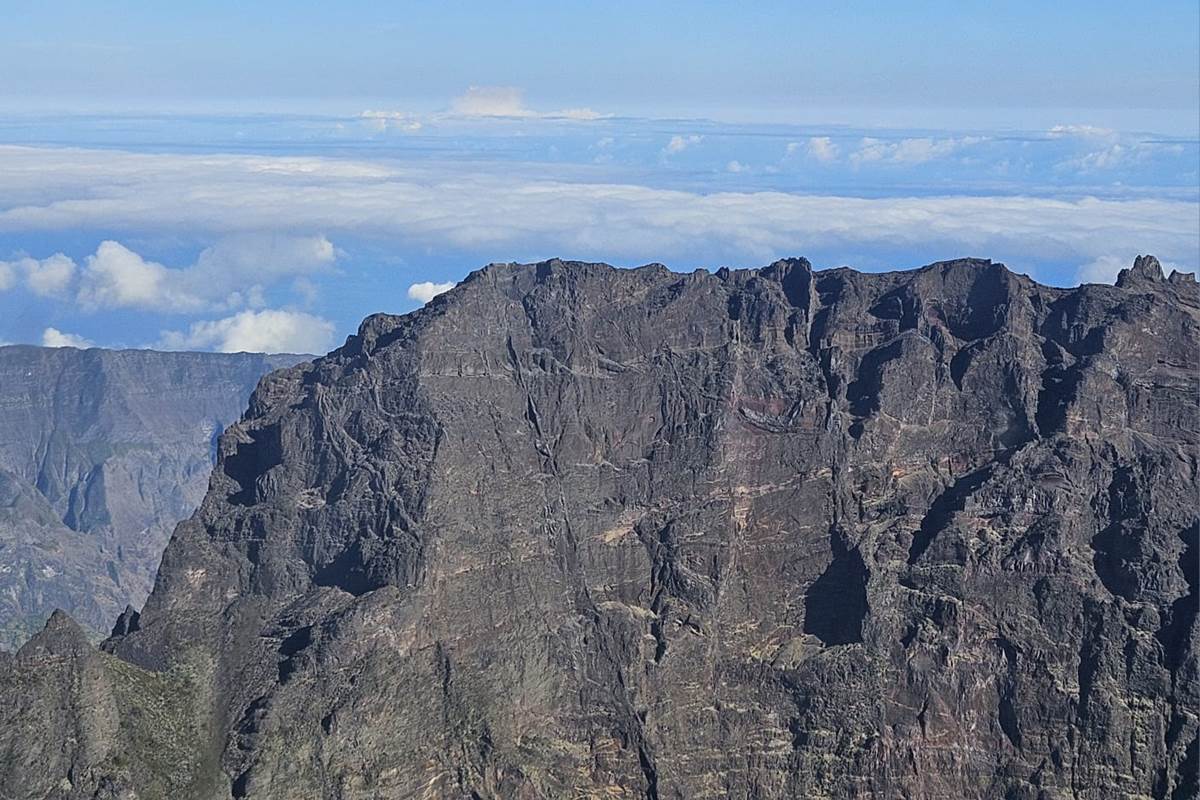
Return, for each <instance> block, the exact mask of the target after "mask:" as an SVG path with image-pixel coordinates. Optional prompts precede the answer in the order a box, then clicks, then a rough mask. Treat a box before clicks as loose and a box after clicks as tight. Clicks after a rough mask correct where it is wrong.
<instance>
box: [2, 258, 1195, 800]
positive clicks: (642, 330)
mask: <svg viewBox="0 0 1200 800" xmlns="http://www.w3.org/2000/svg"><path fill="white" fill-rule="evenodd" d="M1198 333H1200V297H1198V294H1197V287H1196V284H1195V283H1194V281H1193V280H1192V279H1191V278H1190V276H1183V275H1179V274H1173V275H1172V276H1171V277H1170V278H1169V279H1168V278H1164V277H1163V275H1162V272H1161V269H1160V267H1159V265H1158V262H1157V261H1155V260H1154V259H1152V258H1150V257H1143V258H1139V259H1138V261H1137V262H1136V263H1135V265H1134V266H1133V267H1132V268H1131V269H1129V270H1127V271H1125V272H1123V273H1122V275H1121V278H1120V280H1119V281H1118V284H1117V285H1116V286H1096V285H1089V286H1083V287H1078V288H1075V289H1055V288H1050V287H1045V286H1040V285H1038V284H1036V283H1035V282H1033V281H1032V280H1030V279H1029V278H1027V277H1025V276H1022V275H1018V274H1014V273H1013V272H1010V271H1009V270H1008V269H1007V268H1005V267H1004V266H1003V265H1000V264H994V263H991V262H987V261H979V260H971V259H967V260H959V261H953V262H942V263H938V264H933V265H930V266H928V267H925V268H922V269H920V270H914V271H909V272H900V273H886V274H863V273H858V272H855V271H853V270H849V269H836V270H827V271H813V270H812V268H811V266H810V265H809V264H808V262H807V261H805V260H803V259H793V260H785V261H780V262H777V263H775V264H772V265H771V266H769V267H766V268H763V269H759V270H736V271H732V270H721V271H719V272H717V273H715V274H714V273H708V272H704V271H697V272H695V273H692V274H689V275H681V274H676V273H672V272H670V271H669V270H667V269H666V268H665V267H662V266H660V265H651V266H647V267H642V268H638V269H635V270H618V269H614V268H611V267H608V266H606V265H602V264H586V263H577V262H561V261H550V262H543V263H539V264H533V265H515V264H501V265H492V266H490V267H488V268H486V269H484V270H481V271H478V272H476V273H472V275H471V276H469V277H468V278H467V280H465V281H464V282H463V283H462V284H460V285H459V286H458V287H457V288H456V289H454V290H452V291H450V292H448V293H446V294H444V295H441V296H439V297H438V298H436V299H435V300H433V301H432V302H431V303H430V304H428V305H427V306H426V307H425V308H423V309H421V310H419V311H417V312H414V313H412V314H409V315H405V316H402V317H394V316H386V315H376V316H373V317H370V318H368V319H367V320H366V321H365V322H364V323H363V325H362V326H361V328H360V330H359V332H358V334H357V335H356V336H354V337H351V339H350V340H349V341H348V342H347V343H346V345H345V346H344V347H342V348H340V349H338V350H336V351H334V352H333V353H331V354H329V355H328V356H326V357H324V358H321V359H317V360H316V361H314V362H312V363H310V364H303V365H298V366H296V367H293V368H291V369H287V370H282V371H279V372H275V373H272V374H271V375H270V376H268V377H267V378H265V379H264V380H263V381H262V383H261V384H260V385H259V387H258V388H257V390H256V391H255V392H254V395H253V396H252V398H251V400H250V407H249V410H248V411H247V413H246V414H245V416H244V418H243V419H242V420H241V421H240V422H238V423H236V424H234V425H233V426H231V427H230V428H229V430H228V431H227V432H226V433H225V434H224V435H223V436H222V437H221V438H220V442H219V452H218V461H217V466H216V468H215V470H214V472H213V475H212V478H211V481H210V484H209V491H208V494H207V496H206V497H205V499H204V501H203V502H202V504H201V505H200V507H199V509H198V510H197V512H196V513H195V514H194V515H193V516H192V517H191V518H190V519H188V520H187V521H185V522H184V523H182V524H181V525H180V526H179V527H178V528H177V529H176V531H175V534H174V536H173V537H172V539H171V542H170V544H169V546H168V547H167V550H166V553H165V555H164V557H163V562H162V567H161V569H160V571H159V573H158V578H157V582H156V584H155V588H154V591H153V592H152V593H151V595H150V597H149V599H148V600H147V602H146V604H145V606H144V608H143V609H142V610H141V611H140V613H138V612H132V611H131V612H129V613H127V614H125V615H123V616H122V617H121V619H120V620H119V621H118V624H117V626H116V629H115V630H114V632H113V636H112V637H111V638H110V639H108V640H107V641H106V642H105V643H104V644H103V646H102V647H101V648H100V649H98V650H97V649H95V648H93V647H91V646H90V645H89V644H88V643H87V641H86V637H84V636H83V635H82V633H81V631H80V629H79V628H78V627H77V626H76V625H74V623H73V622H72V621H71V620H70V619H69V618H67V617H65V616H64V615H56V616H55V617H54V618H52V619H51V621H50V622H49V623H48V624H47V626H46V629H45V630H44V631H43V632H42V633H41V634H39V635H38V636H37V637H35V638H34V639H33V640H31V641H30V642H29V643H28V644H27V645H26V646H25V647H23V648H22V649H21V651H20V652H19V653H18V654H16V655H15V656H13V657H10V658H9V659H8V662H7V663H5V664H0V721H2V722H3V725H0V753H2V754H3V755H4V756H5V757H4V758H2V759H0V785H2V786H4V787H6V791H7V792H8V794H7V795H6V797H12V798H18V797H19V798H26V797H30V798H32V797H38V798H43V797H56V798H97V797H103V798H118V797H119V798H134V797H136V798H149V797H179V798H189V797H190V798H221V799H222V800H225V799H226V798H230V797H233V798H295V797H326V798H342V799H345V800H350V799H351V798H354V799H355V800H357V799H358V798H364V799H365V798H381V797H388V798H405V797H412V798H418V797H420V798H485V797H486V798H491V797H503V798H559V797H611V798H617V797H638V798H650V799H651V800H661V799H662V798H706V797H711V798H717V797H736V798H754V799H756V800H760V799H763V798H784V797H813V798H819V797H863V798H866V797H871V798H918V797H920V798H946V799H947V800H948V799H949V798H972V797H980V798H1006V799H1009V798H1012V799H1014V800H1016V799H1021V800H1024V798H1028V799H1029V800H1042V799H1043V798H1045V799H1046V800H1050V799H1051V798H1112V797H1124V798H1143V797H1164V798H1176V799H1178V798H1187V797H1193V796H1195V794H1196V783H1195V773H1196V769H1197V732H1198V730H1200V719H1198V716H1197V708H1198V706H1200V667H1198V663H1197V652H1198V650H1197V635H1198V631H1197V621H1196V582H1197V574H1196V560H1197V532H1198V520H1197V509H1196V502H1195V501H1196V491H1197V472H1198V468H1197V444H1198V441H1200V420H1198V414H1197V412H1198V407H1197V390H1198V388H1200V387H1198V382H1197V374H1198V369H1200V358H1198V353H1197V348H1196V343H1197V341H1198V339H1197V335H1198ZM49 742H53V743H55V744H53V745H47V744H46V743H49Z"/></svg>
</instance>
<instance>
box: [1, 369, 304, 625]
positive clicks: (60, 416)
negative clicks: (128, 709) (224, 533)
mask: <svg viewBox="0 0 1200 800" xmlns="http://www.w3.org/2000/svg"><path fill="white" fill-rule="evenodd" d="M297 360H298V359H297V358H294V357H289V356H263V355H256V354H248V353H242V354H235V355H225V354H216V353H157V352H153V351H148V350H125V351H112V350H98V349H93V350H75V349H73V348H43V347H24V346H13V347H0V648H5V647H8V648H14V649H15V647H17V646H19V645H20V644H21V643H23V642H24V641H25V640H26V639H28V638H29V637H30V636H31V635H32V634H33V633H34V632H36V631H37V630H38V629H39V628H40V627H41V626H42V624H43V622H44V621H45V620H46V618H47V617H48V616H49V615H50V612H51V611H53V610H54V609H55V608H63V609H65V610H67V611H69V612H70V613H71V615H72V616H73V617H75V618H76V619H77V620H79V621H80V622H82V623H83V624H84V625H85V626H88V627H89V628H91V629H92V630H93V631H95V632H96V634H95V635H97V636H98V635H102V633H101V632H104V633H106V632H107V631H108V630H109V628H110V627H111V626H112V621H113V619H114V618H115V617H116V615H117V614H119V613H120V611H121V609H123V608H125V606H126V604H128V603H133V604H134V605H136V606H140V605H141V604H142V603H143V602H144V601H145V599H146V595H147V594H148V593H149V591H150V588H151V586H152V585H153V581H154V572H155V570H156V569H157V568H158V560H159V558H160V557H161V555H162V551H163V547H165V546H166V542H167V538H168V537H169V536H170V533H171V530H172V529H173V528H174V526H175V525H176V524H177V523H178V522H179V520H181V519H184V518H185V517H187V516H188V515H190V514H191V513H192V511H194V510H195V508H196V506H198V505H199V504H200V500H201V499H202V498H203V497H204V492H205V489H206V488H207V486H208V475H209V472H210V470H211V468H212V459H213V454H214V450H215V444H216V438H217V436H219V435H220V433H221V431H223V430H224V429H225V427H226V426H227V425H228V424H229V423H230V422H232V421H233V420H236V419H237V418H238V417H239V416H240V415H241V412H242V410H243V409H244V408H245V404H246V399H247V398H248V397H249V396H250V392H251V391H252V390H253V389H254V386H255V384H256V383H257V382H258V379H259V378H261V377H262V376H263V375H264V374H265V373H267V372H269V371H270V370H271V369H274V368H276V367H280V366H289V365H291V364H294V363H295V362H296V361H297Z"/></svg>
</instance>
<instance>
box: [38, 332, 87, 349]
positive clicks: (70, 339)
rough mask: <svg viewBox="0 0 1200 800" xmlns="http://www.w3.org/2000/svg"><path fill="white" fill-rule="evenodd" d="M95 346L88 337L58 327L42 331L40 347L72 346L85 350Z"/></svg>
mask: <svg viewBox="0 0 1200 800" xmlns="http://www.w3.org/2000/svg"><path fill="white" fill-rule="evenodd" d="M95 346H96V345H95V343H94V342H92V340H90V339H85V338H83V337H82V336H77V335H75V334H73V333H64V332H63V331H60V330H59V329H58V328H46V330H44V331H42V347H74V348H77V349H79V350H86V349H87V348H89V347H95Z"/></svg>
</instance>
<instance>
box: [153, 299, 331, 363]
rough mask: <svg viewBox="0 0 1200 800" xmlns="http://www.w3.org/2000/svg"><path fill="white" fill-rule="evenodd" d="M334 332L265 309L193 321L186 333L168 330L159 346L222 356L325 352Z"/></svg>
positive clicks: (313, 320)
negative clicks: (210, 352) (220, 354)
mask: <svg viewBox="0 0 1200 800" xmlns="http://www.w3.org/2000/svg"><path fill="white" fill-rule="evenodd" d="M333 333H334V327H333V323H332V322H330V321H329V320H326V319H322V318H320V317H316V316H313V315H312V314H305V313H303V312H300V311H282V310H276V309H264V310H262V311H242V312H240V313H237V314H234V315H233V316H230V317H225V318H224V319H217V320H205V321H201V322H196V323H193V324H192V326H191V327H190V328H188V330H187V331H186V332H180V331H167V332H165V333H164V334H163V337H162V340H161V342H160V343H159V346H160V347H163V348H165V349H168V350H216V351H218V352H221V353H242V352H246V353H324V352H327V351H328V350H329V349H330V346H331V345H332V342H333Z"/></svg>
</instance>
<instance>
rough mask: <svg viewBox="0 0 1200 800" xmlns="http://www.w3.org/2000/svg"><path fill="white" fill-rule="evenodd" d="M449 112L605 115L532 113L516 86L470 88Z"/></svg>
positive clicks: (570, 115) (562, 113)
mask: <svg viewBox="0 0 1200 800" xmlns="http://www.w3.org/2000/svg"><path fill="white" fill-rule="evenodd" d="M450 111H451V113H452V114H455V115H457V116H462V117H536V118H539V119H569V120H581V121H587V120H595V119H603V118H604V117H606V116H607V115H606V114H601V113H600V112H598V111H593V110H592V109H590V108H563V109H559V110H558V111H534V110H533V109H531V108H527V107H526V106H525V92H524V91H522V90H521V89H518V88H517V87H515V86H470V87H468V88H467V91H466V92H464V93H463V94H461V95H459V96H458V97H456V98H454V100H452V101H451V103H450ZM375 119H378V117H375Z"/></svg>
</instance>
